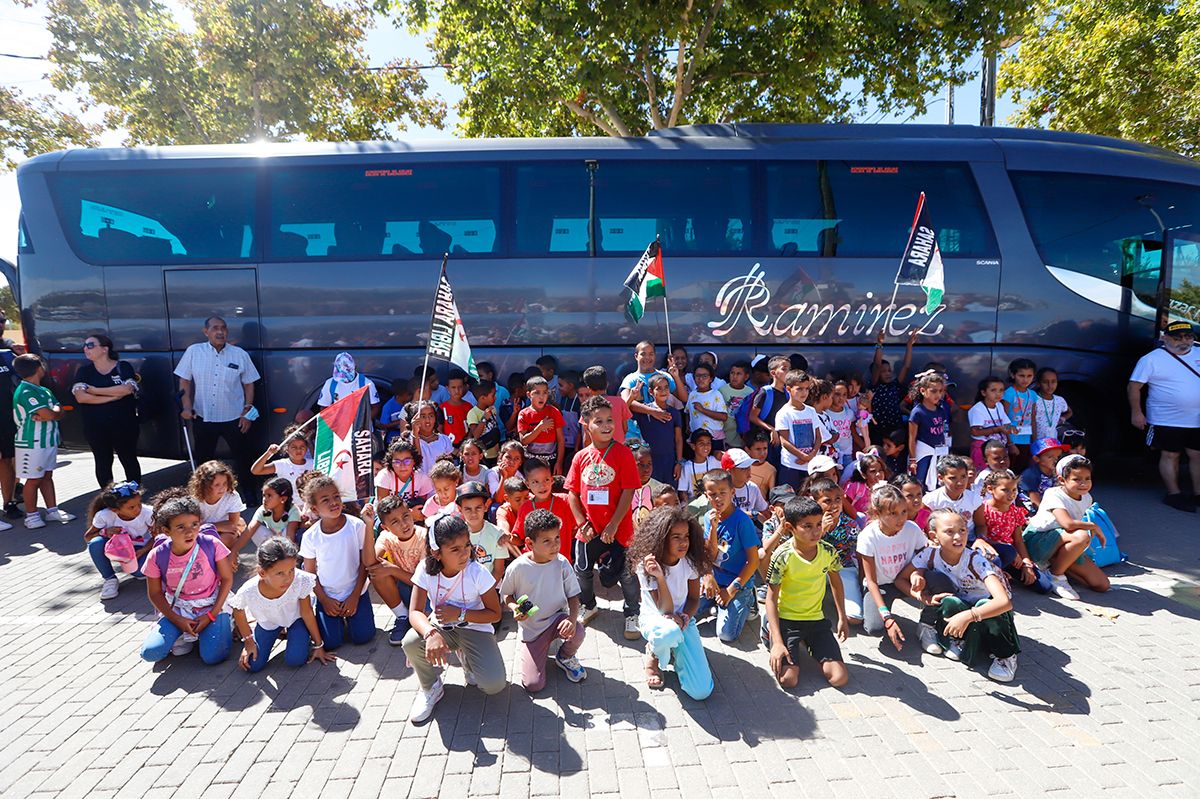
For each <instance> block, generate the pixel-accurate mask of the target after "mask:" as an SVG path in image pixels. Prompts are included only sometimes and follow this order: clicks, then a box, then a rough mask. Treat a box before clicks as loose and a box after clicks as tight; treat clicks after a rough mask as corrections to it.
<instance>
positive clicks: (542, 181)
mask: <svg viewBox="0 0 1200 799" xmlns="http://www.w3.org/2000/svg"><path fill="white" fill-rule="evenodd" d="M515 178H516V192H515V194H516V252H517V254H519V255H547V254H552V253H579V254H584V253H587V251H588V171H587V166H586V165H585V164H584V163H583V161H575V162H568V163H561V164H554V163H549V164H541V163H539V164H523V165H519V166H517V168H516V170H515ZM643 246H645V245H643Z"/></svg>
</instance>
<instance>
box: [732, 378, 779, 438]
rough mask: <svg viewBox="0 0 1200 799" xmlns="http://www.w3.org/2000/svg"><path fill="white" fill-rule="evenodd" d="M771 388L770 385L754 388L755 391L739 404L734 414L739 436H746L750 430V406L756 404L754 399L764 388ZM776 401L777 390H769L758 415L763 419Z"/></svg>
mask: <svg viewBox="0 0 1200 799" xmlns="http://www.w3.org/2000/svg"><path fill="white" fill-rule="evenodd" d="M767 389H770V386H763V387H762V388H756V389H754V393H753V394H751V395H750V396H748V397H746V398H745V399H744V400H742V404H741V405H739V406H738V409H737V413H736V414H734V417H733V418H734V419H735V420H736V421H737V431H738V435H739V436H744V435H746V434H747V433H749V432H750V408H751V406H753V405H754V400H755V399H757V398H758V395H759V394H760V393H762V392H763V391H764V390H767ZM774 402H775V392H773V391H769V390H767V394H766V396H765V397H763V405H762V410H761V411H760V412H759V414H758V416H759V418H760V419H761V418H762V417H764V416H766V415H767V414H769V413H770V412H771V407H772V406H773V404H774Z"/></svg>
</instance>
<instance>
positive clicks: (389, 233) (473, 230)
mask: <svg viewBox="0 0 1200 799" xmlns="http://www.w3.org/2000/svg"><path fill="white" fill-rule="evenodd" d="M269 230H270V257H271V258H273V259H275V260H295V259H297V258H323V257H330V258H380V257H387V258H392V257H394V258H429V257H434V256H441V255H442V253H445V252H449V253H451V254H452V255H479V254H486V253H494V252H499V250H500V238H499V230H500V169H499V167H495V166H474V165H471V166H425V165H422V164H412V165H404V164H398V165H395V166H390V167H378V166H354V167H345V168H341V167H338V168H333V169H329V168H292V169H280V170H278V171H276V172H274V173H272V175H271V199H270V222H269Z"/></svg>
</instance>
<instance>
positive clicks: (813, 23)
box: [394, 0, 1029, 136]
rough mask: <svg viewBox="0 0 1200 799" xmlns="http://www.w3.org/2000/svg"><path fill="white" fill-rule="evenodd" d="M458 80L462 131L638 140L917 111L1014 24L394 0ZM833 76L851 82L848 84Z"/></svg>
mask: <svg viewBox="0 0 1200 799" xmlns="http://www.w3.org/2000/svg"><path fill="white" fill-rule="evenodd" d="M394 2H395V4H396V5H395V10H396V11H397V12H398V13H399V15H400V16H401V18H402V20H403V21H404V22H405V23H407V24H408V25H409V26H410V27H411V28H413V29H414V30H418V31H427V32H429V33H430V34H431V36H432V39H431V47H432V49H433V52H434V53H435V55H436V57H437V58H438V60H439V61H441V62H443V63H446V64H449V65H450V69H449V75H448V77H449V78H450V80H451V81H453V82H455V83H458V84H459V85H461V86H462V87H463V88H464V91H465V97H464V99H463V100H462V103H461V105H460V106H459V112H460V114H461V116H462V119H463V122H462V128H461V132H463V133H464V134H466V135H469V136H531V135H540V136H553V135H567V134H595V133H596V132H598V131H599V132H603V133H607V134H610V135H622V134H633V135H640V134H643V133H645V132H646V131H648V130H651V129H654V128H662V127H670V126H673V125H679V124H687V123H706V122H727V121H760V122H766V121H779V122H820V121H841V120H849V119H851V118H853V117H854V116H855V115H856V114H861V113H862V112H863V111H865V110H867V109H869V108H880V109H883V110H895V109H899V108H915V109H920V108H922V106H923V104H924V98H925V97H926V96H927V95H929V93H931V92H934V91H936V90H937V89H938V88H939V87H940V86H942V85H944V84H945V83H946V82H947V81H952V80H953V81H957V80H961V79H962V78H963V77H964V75H963V65H964V62H965V61H966V60H967V59H968V58H969V57H970V56H971V55H972V54H973V53H974V52H975V51H976V50H977V49H978V48H979V47H980V46H982V47H984V48H985V49H990V50H995V49H998V48H999V42H1000V41H1002V40H1003V39H1005V38H1007V37H1009V36H1011V35H1012V34H1013V33H1014V32H1016V31H1017V30H1020V29H1021V28H1022V26H1023V25H1024V23H1025V14H1026V12H1027V9H1028V5H1029V4H1028V3H1027V2H1019V1H1018V0H1000V2H991V3H983V2H977V1H976V0H893V1H892V2H888V3H879V2H874V1H873V0H859V1H855V0H826V1H825V2H817V0H791V1H790V2H783V1H782V0H644V1H643V2H638V3H613V2H604V1H603V0H408V2H405V1H404V0H394ZM848 84H854V85H857V86H859V87H861V91H855V92H853V93H851V92H850V91H848V90H847V85H848Z"/></svg>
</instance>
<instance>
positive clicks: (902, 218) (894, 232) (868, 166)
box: [766, 161, 996, 258]
mask: <svg viewBox="0 0 1200 799" xmlns="http://www.w3.org/2000/svg"><path fill="white" fill-rule="evenodd" d="M922 191H924V192H925V201H926V206H927V207H928V208H929V213H930V215H931V216H932V218H933V223H934V225H936V226H937V229H938V245H939V246H940V248H941V250H942V253H943V254H944V255H947V256H949V257H959V258H965V257H982V256H992V255H995V253H996V240H995V236H994V235H993V233H992V226H991V223H990V222H989V221H988V216H987V213H986V211H985V210H984V207H983V201H982V199H981V198H980V195H979V191H978V189H977V188H976V187H975V180H974V178H973V177H972V175H971V171H970V169H969V168H968V167H967V166H966V165H965V164H934V163H931V164H919V163H918V164H914V163H900V164H895V163H892V164H878V163H863V162H857V161H814V162H793V163H776V164H770V165H768V166H767V189H766V193H767V231H768V244H769V246H770V247H771V248H772V249H773V250H774V251H775V252H777V253H780V254H782V255H815V256H825V257H834V256H840V257H899V256H900V253H901V252H902V251H903V250H904V245H905V242H907V241H908V232H909V228H910V227H911V226H912V218H913V213H914V212H915V211H916V208H917V198H918V197H919V196H920V194H921V192H922Z"/></svg>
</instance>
